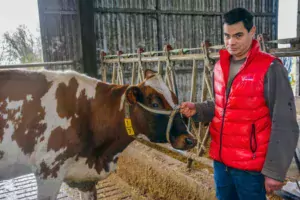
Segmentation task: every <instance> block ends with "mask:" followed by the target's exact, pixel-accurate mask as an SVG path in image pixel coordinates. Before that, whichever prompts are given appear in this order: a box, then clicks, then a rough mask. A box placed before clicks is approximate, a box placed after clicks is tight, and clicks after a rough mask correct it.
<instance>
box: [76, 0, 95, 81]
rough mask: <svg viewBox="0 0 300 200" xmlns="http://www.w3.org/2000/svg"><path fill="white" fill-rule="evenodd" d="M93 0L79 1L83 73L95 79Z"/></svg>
mask: <svg viewBox="0 0 300 200" xmlns="http://www.w3.org/2000/svg"><path fill="white" fill-rule="evenodd" d="M93 10H94V5H93V0H79V14H80V26H81V29H80V30H81V44H82V65H83V72H84V73H85V74H87V75H89V76H92V77H97V74H98V73H97V71H98V69H97V64H96V36H95V31H94V13H93Z"/></svg>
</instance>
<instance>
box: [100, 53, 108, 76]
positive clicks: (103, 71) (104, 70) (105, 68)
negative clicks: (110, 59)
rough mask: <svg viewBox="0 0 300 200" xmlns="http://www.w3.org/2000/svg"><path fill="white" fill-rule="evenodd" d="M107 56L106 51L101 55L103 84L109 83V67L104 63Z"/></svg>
mask: <svg viewBox="0 0 300 200" xmlns="http://www.w3.org/2000/svg"><path fill="white" fill-rule="evenodd" d="M105 55H106V53H105V52H104V51H101V53H100V61H101V66H100V70H101V76H102V81H103V82H107V79H106V77H107V73H106V72H107V67H106V64H105V63H104V56H105Z"/></svg>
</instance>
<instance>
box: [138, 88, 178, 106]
mask: <svg viewBox="0 0 300 200" xmlns="http://www.w3.org/2000/svg"><path fill="white" fill-rule="evenodd" d="M143 93H144V96H145V99H147V97H149V96H153V95H154V94H155V95H156V96H158V97H159V98H160V100H161V101H162V104H163V108H164V109H167V110H172V107H171V106H170V105H169V103H168V102H167V101H166V99H165V97H164V96H163V94H161V93H159V92H157V91H156V90H154V89H153V88H151V87H150V86H144V87H143ZM172 98H173V101H174V103H175V104H177V102H178V101H177V98H176V96H175V95H174V94H173V93H172ZM145 103H147V102H145ZM148 106H149V105H148Z"/></svg>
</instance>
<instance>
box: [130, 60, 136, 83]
mask: <svg viewBox="0 0 300 200" xmlns="http://www.w3.org/2000/svg"><path fill="white" fill-rule="evenodd" d="M135 71H136V68H135V62H133V63H132V70H131V85H134V84H135V82H136V76H135Z"/></svg>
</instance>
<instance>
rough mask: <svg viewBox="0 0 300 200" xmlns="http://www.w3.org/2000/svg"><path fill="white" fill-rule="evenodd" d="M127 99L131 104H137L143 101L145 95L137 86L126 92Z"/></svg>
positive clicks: (129, 88)
mask: <svg viewBox="0 0 300 200" xmlns="http://www.w3.org/2000/svg"><path fill="white" fill-rule="evenodd" d="M125 95H126V99H127V101H128V102H129V103H130V104H135V103H137V102H142V101H143V93H142V91H141V89H140V88H139V87H137V86H129V87H128V88H127V90H126V93H125Z"/></svg>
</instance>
